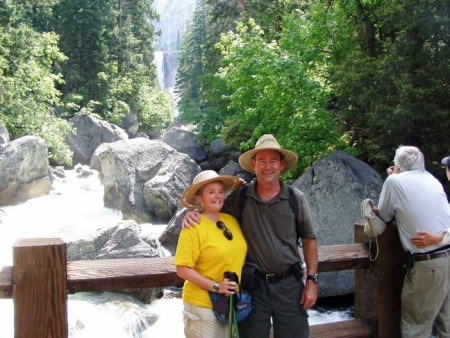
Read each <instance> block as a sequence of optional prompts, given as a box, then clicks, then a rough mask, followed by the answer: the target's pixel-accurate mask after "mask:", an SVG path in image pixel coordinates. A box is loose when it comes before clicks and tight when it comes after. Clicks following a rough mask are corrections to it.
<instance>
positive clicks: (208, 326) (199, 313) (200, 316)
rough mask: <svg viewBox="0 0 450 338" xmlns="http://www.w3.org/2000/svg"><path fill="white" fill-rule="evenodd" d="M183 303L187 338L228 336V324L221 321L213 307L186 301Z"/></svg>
mask: <svg viewBox="0 0 450 338" xmlns="http://www.w3.org/2000/svg"><path fill="white" fill-rule="evenodd" d="M183 305H184V309H183V322H184V335H185V336H186V338H227V336H228V326H227V325H222V324H220V323H219V321H218V320H217V319H216V317H215V316H214V313H213V311H212V309H209V308H205V307H202V306H197V305H192V304H189V303H186V302H183Z"/></svg>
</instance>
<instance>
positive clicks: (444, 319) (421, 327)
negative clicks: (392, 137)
mask: <svg viewBox="0 0 450 338" xmlns="http://www.w3.org/2000/svg"><path fill="white" fill-rule="evenodd" d="M373 211H374V212H376V213H378V216H379V217H380V218H381V219H383V220H384V221H386V222H387V221H390V220H392V219H393V218H395V219H396V222H397V226H398V232H399V235H400V241H401V243H402V246H403V249H404V250H405V251H407V252H409V253H410V254H411V255H410V256H409V257H410V258H411V260H410V263H411V264H410V265H409V266H408V271H407V273H406V276H405V280H404V282H403V289H402V295H401V304H402V305H401V332H402V337H404V338H406V337H408V338H410V337H411V338H412V337H414V338H420V337H423V338H428V337H429V336H430V334H431V331H432V328H433V323H435V325H436V330H437V333H438V336H439V337H450V277H449V271H450V249H449V248H448V247H446V246H442V245H440V243H439V244H437V243H436V242H435V244H431V245H425V244H419V242H417V243H415V242H414V240H413V239H414V238H417V237H421V236H417V235H420V234H425V233H432V234H435V235H438V234H440V238H441V240H442V239H443V237H444V236H443V234H444V233H445V232H446V231H447V226H448V224H450V209H449V206H448V202H447V196H446V195H445V193H444V190H443V187H442V185H441V183H440V182H439V181H438V180H437V179H436V178H435V177H434V176H433V175H431V174H430V173H428V172H427V171H425V164H424V156H423V154H422V152H421V151H420V150H419V149H418V148H416V147H411V146H401V147H399V148H398V149H397V150H396V152H395V158H394V170H393V173H392V174H391V175H389V177H388V178H387V179H386V181H385V182H384V185H383V189H382V191H381V195H380V199H379V205H378V208H376V207H374V208H373ZM430 251H433V252H432V253H431V252H430ZM411 265H412V266H411Z"/></svg>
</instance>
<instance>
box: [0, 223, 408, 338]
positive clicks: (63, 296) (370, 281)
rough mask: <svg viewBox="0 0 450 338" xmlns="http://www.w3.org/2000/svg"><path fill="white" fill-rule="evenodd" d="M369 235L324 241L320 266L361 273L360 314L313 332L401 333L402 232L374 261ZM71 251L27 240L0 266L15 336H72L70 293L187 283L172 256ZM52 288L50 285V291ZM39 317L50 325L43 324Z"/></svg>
mask: <svg viewBox="0 0 450 338" xmlns="http://www.w3.org/2000/svg"><path fill="white" fill-rule="evenodd" d="M367 240H368V238H367V237H366V236H364V234H363V232H362V223H357V224H355V241H357V242H359V243H355V244H343V245H330V246H321V247H319V272H327V271H339V270H352V269H354V270H355V271H356V273H355V319H352V320H347V321H342V322H335V323H327V324H320V325H312V326H311V335H310V336H311V337H316V338H318V337H320V338H330V337H354V338H357V337H360V338H363V337H375V336H377V337H381V338H382V337H397V336H399V312H400V311H399V308H400V307H399V295H400V293H398V294H397V292H398V286H400V289H401V278H402V276H401V274H399V273H397V271H396V269H397V265H396V264H394V263H393V261H395V260H393V259H392V256H390V255H391V254H392V252H393V251H395V250H394V249H395V248H396V246H397V247H400V248H401V245H400V243H399V240H398V235H397V230H396V229H395V228H393V227H392V228H390V227H388V229H387V230H386V231H385V233H383V234H382V235H381V236H379V238H378V243H379V245H380V255H379V257H378V259H377V260H376V261H375V262H371V261H370V259H369V251H368V246H367V243H366V242H367ZM66 249H67V247H66V244H65V243H62V241H61V240H59V239H54V238H51V239H21V240H18V241H17V243H16V244H15V245H14V248H13V254H14V255H13V256H14V268H13V267H10V266H7V267H0V298H14V310H15V337H16V338H30V337H39V338H41V337H42V338H47V337H58V338H66V337H67V293H76V292H84V291H114V290H115V291H117V290H123V289H140V288H151V287H163V286H176V285H182V283H183V280H182V279H180V278H179V277H178V276H177V275H176V272H175V267H174V266H173V264H172V262H173V258H138V259H135V258H133V259H101V260H84V261H73V262H65V255H66ZM63 263H64V264H63ZM392 276H394V279H395V281H394V280H392V278H393V277H392ZM399 278H400V282H399V281H398V279H399ZM387 281H389V282H387ZM384 282H386V284H385V283H384ZM380 283H383V289H381V288H380V287H379V286H380ZM392 285H393V286H394V287H391V286H392ZM46 290H51V292H50V294H49V293H48V292H46ZM380 290H383V292H380ZM383 293H385V294H387V295H388V296H389V297H390V299H387V298H386V297H385V296H383ZM391 304H394V306H392V305H391ZM55 307H56V308H55ZM368 308H369V309H368ZM36 309H38V311H36ZM55 311H57V312H58V313H57V316H55V315H56V312H55ZM36 313H41V315H40V316H37V315H36ZM386 317H389V318H386ZM30 318H33V320H30ZM35 319H36V320H39V322H40V323H47V324H48V323H51V325H44V326H43V324H39V323H38V322H37V321H36V320H35ZM381 326H383V327H381ZM397 327H398V329H397Z"/></svg>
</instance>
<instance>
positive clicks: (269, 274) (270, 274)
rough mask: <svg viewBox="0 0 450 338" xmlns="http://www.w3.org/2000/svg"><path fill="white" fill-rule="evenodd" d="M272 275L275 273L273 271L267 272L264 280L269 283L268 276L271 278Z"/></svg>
mask: <svg viewBox="0 0 450 338" xmlns="http://www.w3.org/2000/svg"><path fill="white" fill-rule="evenodd" d="M273 276H275V274H274V273H268V274H267V275H266V277H265V278H266V282H268V283H270V278H272V277H273Z"/></svg>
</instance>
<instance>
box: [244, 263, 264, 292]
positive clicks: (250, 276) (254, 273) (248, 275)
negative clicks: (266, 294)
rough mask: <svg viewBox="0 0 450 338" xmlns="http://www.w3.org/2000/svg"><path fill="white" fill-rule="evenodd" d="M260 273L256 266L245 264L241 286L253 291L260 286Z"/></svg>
mask: <svg viewBox="0 0 450 338" xmlns="http://www.w3.org/2000/svg"><path fill="white" fill-rule="evenodd" d="M259 279H260V274H259V272H258V270H256V268H255V267H254V266H251V265H244V266H243V267H242V274H241V286H242V288H243V289H244V290H247V291H253V290H256V289H257V288H258V287H259Z"/></svg>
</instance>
